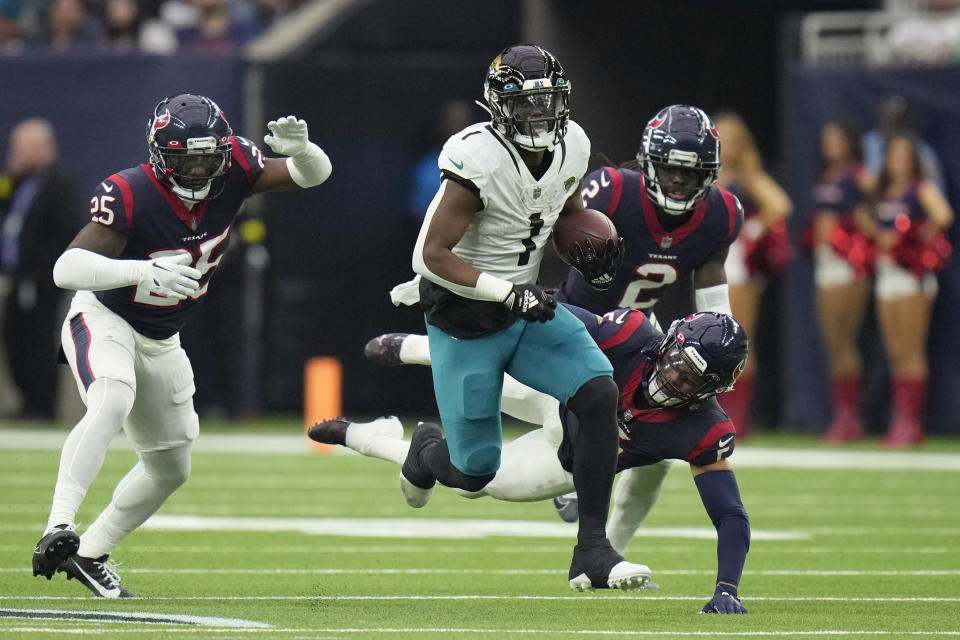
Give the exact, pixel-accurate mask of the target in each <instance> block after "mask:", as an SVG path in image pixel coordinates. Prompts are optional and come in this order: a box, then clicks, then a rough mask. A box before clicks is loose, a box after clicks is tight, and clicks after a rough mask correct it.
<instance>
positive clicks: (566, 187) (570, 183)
mask: <svg viewBox="0 0 960 640" xmlns="http://www.w3.org/2000/svg"><path fill="white" fill-rule="evenodd" d="M576 181H577V177H576V176H570V177H569V178H567V179H566V180H564V181H563V190H564V191H569V190H570V187H572V186H573V183H575V182H576Z"/></svg>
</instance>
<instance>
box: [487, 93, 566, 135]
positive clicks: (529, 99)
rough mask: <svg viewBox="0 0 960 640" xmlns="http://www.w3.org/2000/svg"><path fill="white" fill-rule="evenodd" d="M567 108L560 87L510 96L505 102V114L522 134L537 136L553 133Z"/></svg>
mask: <svg viewBox="0 0 960 640" xmlns="http://www.w3.org/2000/svg"><path fill="white" fill-rule="evenodd" d="M565 108H566V100H565V96H564V94H563V92H562V89H561V88H559V87H558V88H556V89H552V90H547V91H538V92H534V93H523V94H519V95H515V96H509V97H507V98H506V99H505V100H504V104H503V113H504V115H506V116H507V117H508V118H510V119H512V120H513V123H514V125H515V126H516V127H517V130H518V131H519V132H520V133H522V134H524V135H528V136H536V135H537V134H540V133H549V132H550V131H553V129H554V127H556V125H557V118H559V117H560V116H561V115H562V114H563V111H564V109H565Z"/></svg>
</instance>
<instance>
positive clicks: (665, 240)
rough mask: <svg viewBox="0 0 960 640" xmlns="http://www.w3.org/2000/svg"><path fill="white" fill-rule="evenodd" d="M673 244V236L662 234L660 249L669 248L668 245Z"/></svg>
mask: <svg viewBox="0 0 960 640" xmlns="http://www.w3.org/2000/svg"><path fill="white" fill-rule="evenodd" d="M672 244H673V238H672V237H670V236H663V237H662V238H660V247H661V248H662V249H669V248H670V245H672Z"/></svg>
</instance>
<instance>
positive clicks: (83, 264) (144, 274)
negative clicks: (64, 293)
mask: <svg viewBox="0 0 960 640" xmlns="http://www.w3.org/2000/svg"><path fill="white" fill-rule="evenodd" d="M150 265H151V262H150V261H149V260H114V259H112V258H107V257H106V256H102V255H100V254H99V253H94V252H93V251H87V250H86V249H80V248H79V247H74V248H73V249H67V250H66V251H64V252H63V255H61V256H60V258H59V259H57V262H56V264H55V265H53V281H54V283H55V284H56V285H57V286H58V287H60V288H61V289H73V290H76V291H79V290H83V291H102V290H104V289H118V288H120V287H128V286H131V285H135V284H139V283H140V282H141V281H142V280H145V279H150V278H152V275H151V274H150V272H149V269H150Z"/></svg>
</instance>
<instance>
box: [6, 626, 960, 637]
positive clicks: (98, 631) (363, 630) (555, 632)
mask: <svg viewBox="0 0 960 640" xmlns="http://www.w3.org/2000/svg"><path fill="white" fill-rule="evenodd" d="M6 630H7V631H12V632H21V633H73V634H82V635H86V634H89V635H109V634H115V633H120V632H123V633H147V634H150V633H159V632H161V630H160V629H156V628H147V629H136V628H126V627H115V628H109V627H107V628H91V629H79V628H70V627H68V628H62V627H61V628H49V627H12V628H9V629H6ZM238 632H239V633H243V634H245V636H244V637H248V636H250V635H253V634H270V635H277V634H291V633H309V634H317V633H334V634H337V633H348V634H353V633H357V634H370V633H408V634H424V633H435V634H464V633H468V634H491V635H494V636H495V635H502V634H524V635H534V636H550V637H558V636H575V635H596V636H623V637H631V636H633V637H650V636H653V637H657V638H673V637H677V638H684V637H700V638H703V637H720V638H731V637H732V638H750V637H758V636H759V637H764V636H773V637H777V636H811V637H818V636H825V637H834V636H841V637H842V636H859V637H862V636H898V637H904V636H960V630H952V629H951V630H938V631H887V630H884V629H878V630H839V629H838V630H826V629H825V630H817V631H731V630H728V629H725V630H723V631H669V630H664V631H611V630H606V629H498V628H484V627H472V628H452V627H418V628H410V627H307V628H288V629H279V628H274V629H229V628H228V629H218V628H213V627H209V628H208V627H204V628H202V629H196V628H187V629H182V628H178V629H176V633H177V634H186V633H216V634H223V633H238ZM168 633H169V632H168ZM305 637H309V638H316V637H317V636H315V635H311V636H305Z"/></svg>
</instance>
